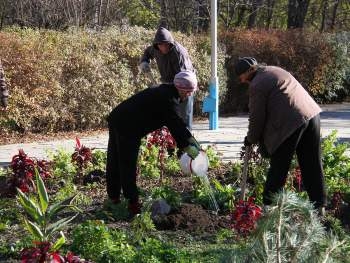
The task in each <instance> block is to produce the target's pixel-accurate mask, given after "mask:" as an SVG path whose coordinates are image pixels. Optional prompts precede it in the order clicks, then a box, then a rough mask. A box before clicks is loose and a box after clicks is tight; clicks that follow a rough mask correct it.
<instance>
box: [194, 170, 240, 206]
mask: <svg viewBox="0 0 350 263" xmlns="http://www.w3.org/2000/svg"><path fill="white" fill-rule="evenodd" d="M193 182H194V191H193V197H194V201H195V202H196V203H199V204H201V205H202V206H203V207H205V208H207V209H214V208H215V209H216V208H219V209H220V211H221V212H225V211H227V210H230V209H231V208H232V206H233V201H234V198H235V192H236V187H235V186H234V185H231V184H221V183H220V182H219V181H218V180H216V179H212V180H211V182H212V185H208V184H207V183H204V182H203V180H201V178H200V177H194V178H193ZM208 188H209V189H208ZM213 198H215V204H213V202H214V201H213ZM215 205H218V207H213V206H215Z"/></svg>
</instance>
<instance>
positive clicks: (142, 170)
mask: <svg viewBox="0 0 350 263" xmlns="http://www.w3.org/2000/svg"><path fill="white" fill-rule="evenodd" d="M158 155H159V148H158V147H157V146H156V145H151V146H150V147H146V145H145V141H143V143H142V145H141V147H140V154H139V159H138V173H139V174H140V175H142V176H145V177H147V178H159V177H160V173H161V172H160V169H159V163H158Z"/></svg>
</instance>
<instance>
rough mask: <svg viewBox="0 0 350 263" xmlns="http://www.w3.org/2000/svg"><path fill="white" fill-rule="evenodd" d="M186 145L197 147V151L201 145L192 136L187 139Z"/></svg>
mask: <svg viewBox="0 0 350 263" xmlns="http://www.w3.org/2000/svg"><path fill="white" fill-rule="evenodd" d="M188 143H189V144H190V145H193V146H195V147H197V149H198V150H200V149H201V145H200V144H199V143H198V142H197V140H196V139H195V138H194V137H193V136H192V137H190V138H188Z"/></svg>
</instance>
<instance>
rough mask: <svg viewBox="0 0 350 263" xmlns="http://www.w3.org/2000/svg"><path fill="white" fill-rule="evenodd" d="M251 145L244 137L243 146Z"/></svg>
mask: <svg viewBox="0 0 350 263" xmlns="http://www.w3.org/2000/svg"><path fill="white" fill-rule="evenodd" d="M251 145H252V143H251V142H249V141H248V137H247V136H246V137H244V146H246V147H247V146H251Z"/></svg>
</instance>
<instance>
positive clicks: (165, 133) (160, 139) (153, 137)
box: [146, 126, 176, 177]
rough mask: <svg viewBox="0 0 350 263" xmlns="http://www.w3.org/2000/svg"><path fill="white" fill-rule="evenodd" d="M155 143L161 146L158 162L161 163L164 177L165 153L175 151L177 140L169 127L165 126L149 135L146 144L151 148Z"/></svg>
mask: <svg viewBox="0 0 350 263" xmlns="http://www.w3.org/2000/svg"><path fill="white" fill-rule="evenodd" d="M153 145H154V146H157V147H159V152H158V162H159V163H160V170H161V177H162V176H163V171H164V158H165V154H166V152H171V151H174V149H175V148H176V142H175V140H174V138H173V136H172V135H171V133H170V131H169V130H168V128H167V127H165V126H163V127H162V128H160V129H158V130H155V131H153V132H152V133H150V134H149V135H148V136H147V144H146V146H147V147H148V148H150V147H152V146H153Z"/></svg>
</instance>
